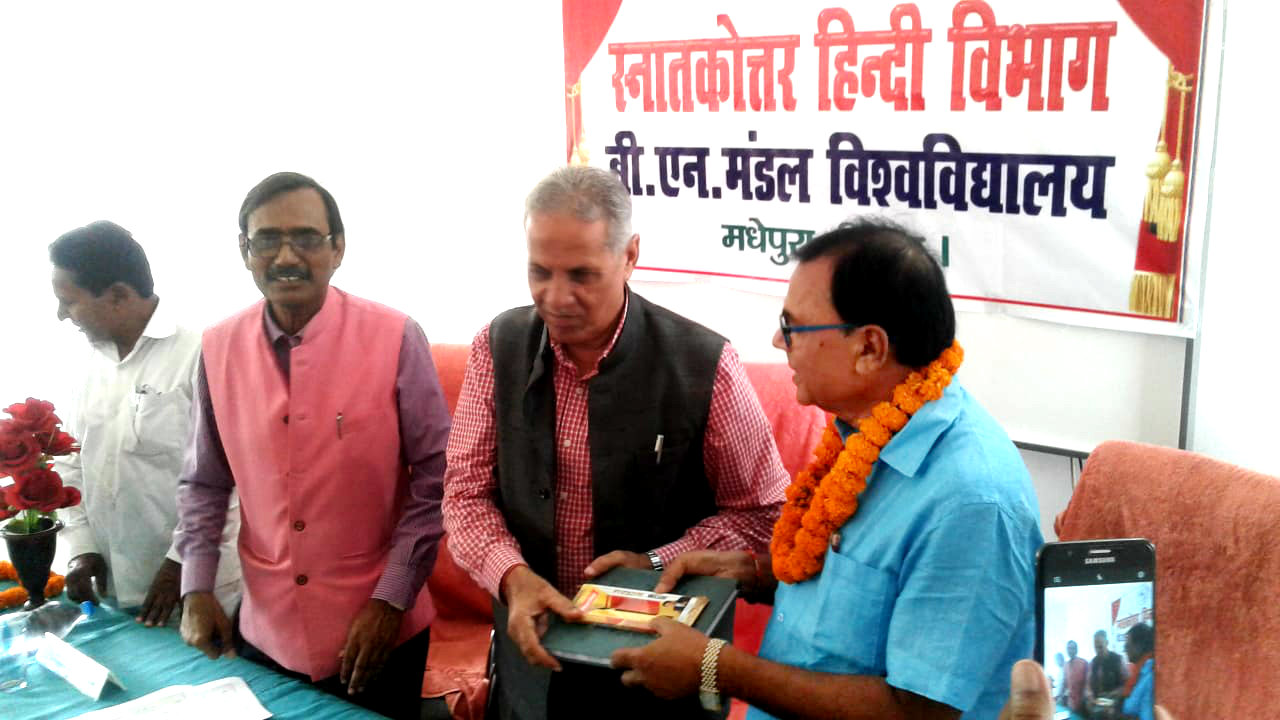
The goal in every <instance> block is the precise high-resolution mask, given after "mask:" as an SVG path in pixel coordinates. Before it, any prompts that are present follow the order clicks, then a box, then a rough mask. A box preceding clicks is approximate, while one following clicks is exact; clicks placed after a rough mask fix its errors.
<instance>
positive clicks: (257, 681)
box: [0, 583, 382, 720]
mask: <svg viewBox="0 0 1280 720" xmlns="http://www.w3.org/2000/svg"><path fill="white" fill-rule="evenodd" d="M5 585H7V583H6V584H5ZM62 601H63V602H66V600H65V599H63V600H62ZM66 641H67V642H69V643H71V644H72V645H73V646H75V647H76V648H77V649H79V650H80V651H82V652H84V653H85V654H86V655H88V656H89V657H91V658H93V659H94V660H97V661H98V662H100V663H102V664H104V665H106V666H107V667H108V668H110V669H111V671H112V672H114V673H115V674H116V677H118V678H120V681H121V682H123V683H124V685H125V687H126V688H128V689H127V690H120V689H119V688H116V687H114V686H109V687H108V689H107V690H105V691H104V692H103V696H102V700H100V701H97V702H95V701H93V700H90V699H89V698H87V697H85V696H84V695H81V694H80V693H79V692H78V691H76V690H75V689H74V688H73V687H71V685H69V684H68V683H67V682H66V681H65V680H63V679H62V678H60V677H58V676H57V675H54V674H53V673H51V672H49V671H48V670H46V669H45V668H44V667H43V666H40V665H39V664H36V665H33V666H32V667H31V668H30V671H29V673H28V675H27V682H28V685H27V687H26V688H24V689H22V690H18V691H16V692H13V693H8V694H5V693H0V718H6V719H8V718H14V719H19V718H20V719H21V720H61V719H62V718H72V717H75V716H77V715H80V714H81V713H85V712H88V711H90V710H97V709H100V708H105V707H110V706H112V705H118V704H119V703H122V702H125V701H127V700H133V699H134V698H139V697H142V696H143V695H146V694H147V693H150V692H153V691H155V690H159V689H161V688H164V687H168V686H170V685H199V684H201V683H206V682H209V681H211V680H217V679H218V678H223V677H229V676H233V675H235V676H239V677H241V678H244V681H245V682H246V683H248V685H249V688H250V689H251V690H253V694H254V695H257V696H258V701H259V702H261V703H262V705H263V707H265V708H266V709H267V710H269V711H270V712H271V713H273V714H274V717H276V718H279V719H280V720H289V719H290V718H296V719H298V720H303V719H305V720H328V719H329V718H341V719H343V720H346V719H348V718H350V719H351V720H360V719H362V718H380V717H382V716H381V715H378V714H377V713H373V712H369V711H368V710H364V709H363V708H360V707H357V706H355V705H352V704H350V703H348V702H346V701H344V700H342V699H341V698H337V697H334V696H332V695H329V694H327V693H323V692H320V691H319V690H316V689H315V688H312V687H311V686H309V685H307V684H305V683H302V682H299V681H297V680H294V679H292V678H287V677H285V676H283V675H280V674H279V673H276V672H274V671H272V670H269V669H267V668H265V667H263V666H261V665H258V664H256V663H252V662H249V661H248V660H241V659H239V658H234V659H229V658H222V659H219V660H216V661H215V660H209V659H208V658H206V657H205V656H204V655H203V654H202V653H201V652H200V651H198V650H196V649H195V648H192V647H189V646H187V645H186V644H185V643H183V642H182V638H181V636H179V634H178V631H177V629H176V628H174V627H161V628H148V627H145V626H143V625H140V624H138V623H137V622H135V621H134V619H133V616H132V615H130V614H127V613H122V612H120V611H118V610H113V609H109V608H105V607H104V608H100V609H99V611H98V612H97V613H95V614H94V616H93V617H91V618H88V619H86V620H84V621H82V622H81V623H80V624H79V625H77V626H76V627H75V629H73V630H72V631H71V634H70V635H68V636H67V637H66Z"/></svg>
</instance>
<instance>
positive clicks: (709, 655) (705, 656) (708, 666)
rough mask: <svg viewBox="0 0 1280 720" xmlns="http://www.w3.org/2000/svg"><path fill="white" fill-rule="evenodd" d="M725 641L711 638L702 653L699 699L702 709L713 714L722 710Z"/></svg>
mask: <svg viewBox="0 0 1280 720" xmlns="http://www.w3.org/2000/svg"><path fill="white" fill-rule="evenodd" d="M724 646H725V641H724V640H721V639H720V638H711V639H710V640H708V641H707V646H706V648H705V649H704V650H703V651H702V684H701V685H700V686H699V687H698V699H699V700H700V701H701V702H702V707H704V708H706V709H707V710H711V711H712V712H717V711H719V710H720V677H719V670H720V650H721V648H723V647H724Z"/></svg>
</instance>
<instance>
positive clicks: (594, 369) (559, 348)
mask: <svg viewBox="0 0 1280 720" xmlns="http://www.w3.org/2000/svg"><path fill="white" fill-rule="evenodd" d="M630 306H631V288H630V287H627V286H623V294H622V319H620V320H618V327H617V328H616V329H615V330H614V331H613V337H611V338H609V344H608V345H606V346H605V348H604V352H602V353H600V357H598V358H596V363H595V365H592V366H591V370H590V371H589V372H587V373H586V374H584V375H583V376H582V377H580V378H578V380H590V379H591V378H593V377H595V375H596V373H598V372H600V363H601V362H603V361H604V359H605V358H606V357H609V353H610V352H612V351H613V346H614V345H616V344H617V343H618V338H619V337H620V336H621V335H622V326H623V325H626V324H627V308H629V307H630ZM548 342H550V343H551V350H552V351H553V352H555V354H556V362H557V363H559V364H561V365H572V366H573V367H574V369H575V371H576V369H577V365H574V362H573V360H572V359H570V357H569V354H568V353H567V352H566V351H565V349H564V346H563V345H561V344H560V343H558V342H556V341H555V340H551V339H550V336H548Z"/></svg>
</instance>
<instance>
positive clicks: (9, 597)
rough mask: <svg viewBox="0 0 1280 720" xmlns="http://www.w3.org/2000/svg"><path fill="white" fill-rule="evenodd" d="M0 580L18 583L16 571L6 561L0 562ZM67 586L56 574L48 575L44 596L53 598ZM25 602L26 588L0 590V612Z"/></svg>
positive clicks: (61, 577)
mask: <svg viewBox="0 0 1280 720" xmlns="http://www.w3.org/2000/svg"><path fill="white" fill-rule="evenodd" d="M0 580H9V581H12V582H17V581H18V571H17V570H16V569H15V568H14V567H13V563H11V562H8V561H6V560H0ZM66 585H67V579H66V578H64V577H63V576H61V575H59V574H58V573H55V572H51V573H49V582H48V584H46V585H45V586H44V596H45V597H47V598H55V597H57V596H58V595H60V594H62V590H63V588H65V587H66ZM26 601H27V590H26V588H24V587H22V586H21V585H19V586H18V587H12V588H9V589H8V590H0V610H5V609H8V608H11V607H17V606H18V605H21V604H22V603H24V602H26Z"/></svg>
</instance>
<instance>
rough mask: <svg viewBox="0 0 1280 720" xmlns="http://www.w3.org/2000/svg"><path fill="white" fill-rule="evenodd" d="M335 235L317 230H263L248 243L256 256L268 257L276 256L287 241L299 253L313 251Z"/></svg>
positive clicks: (250, 250) (251, 251)
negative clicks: (323, 233)
mask: <svg viewBox="0 0 1280 720" xmlns="http://www.w3.org/2000/svg"><path fill="white" fill-rule="evenodd" d="M332 239H333V235H332V234H330V235H321V234H320V233H319V232H317V231H315V230H294V231H291V232H277V231H275V230H263V231H262V232H259V233H256V234H255V235H254V236H253V237H251V238H249V239H248V241H247V242H246V244H247V245H248V246H249V252H250V253H251V254H252V255H253V256H254V257H260V258H268V257H275V256H276V255H277V254H278V253H279V252H280V248H281V246H283V245H284V244H285V243H286V242H287V243H289V247H292V248H293V250H294V252H297V253H312V252H315V251H316V250H318V249H320V246H321V245H323V244H325V243H327V242H329V241H331V240H332Z"/></svg>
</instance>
